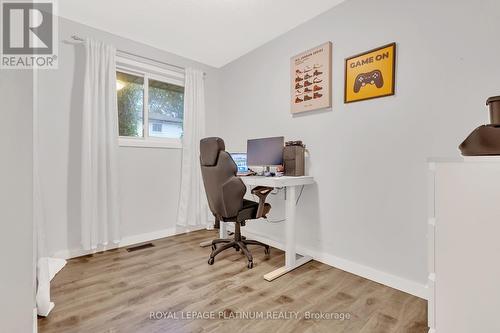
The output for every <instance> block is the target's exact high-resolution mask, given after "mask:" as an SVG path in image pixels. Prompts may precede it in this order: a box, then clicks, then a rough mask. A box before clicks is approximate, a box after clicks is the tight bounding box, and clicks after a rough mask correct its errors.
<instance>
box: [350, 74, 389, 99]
mask: <svg viewBox="0 0 500 333" xmlns="http://www.w3.org/2000/svg"><path fill="white" fill-rule="evenodd" d="M367 84H374V85H375V86H376V87H377V88H381V87H382V86H383V85H384V79H383V78H382V72H380V71H379V70H378V69H376V70H374V71H371V72H368V73H361V74H358V76H356V80H355V81H354V92H355V93H358V92H359V90H360V89H361V88H362V87H364V86H366V85H367Z"/></svg>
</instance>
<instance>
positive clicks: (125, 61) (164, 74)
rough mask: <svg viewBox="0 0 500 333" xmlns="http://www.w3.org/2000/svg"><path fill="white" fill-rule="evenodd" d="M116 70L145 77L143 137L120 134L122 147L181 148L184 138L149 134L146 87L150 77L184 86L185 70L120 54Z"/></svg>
mask: <svg viewBox="0 0 500 333" xmlns="http://www.w3.org/2000/svg"><path fill="white" fill-rule="evenodd" d="M116 71H117V72H122V73H126V74H131V75H136V76H140V77H143V78H144V93H143V99H144V101H143V105H144V107H143V110H142V112H143V114H142V118H143V121H142V126H143V128H142V137H132V136H119V137H118V145H119V146H120V147H137V148H139V147H141V148H171V149H181V148H182V138H179V139H175V138H159V137H150V136H149V100H148V99H149V96H148V92H149V88H147V89H146V87H148V85H149V79H152V80H156V81H161V82H165V83H170V84H174V85H177V86H181V87H184V77H185V75H184V72H180V71H174V70H170V69H166V68H162V67H158V66H154V65H151V64H147V63H142V62H139V61H137V60H133V59H129V58H125V57H121V56H119V55H117V57H116ZM183 122H184V119H183Z"/></svg>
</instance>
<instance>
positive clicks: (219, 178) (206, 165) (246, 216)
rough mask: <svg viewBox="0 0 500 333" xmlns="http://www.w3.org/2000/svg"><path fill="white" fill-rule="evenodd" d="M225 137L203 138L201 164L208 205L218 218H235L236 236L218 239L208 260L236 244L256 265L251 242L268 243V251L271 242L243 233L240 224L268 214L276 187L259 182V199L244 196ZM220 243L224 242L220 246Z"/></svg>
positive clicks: (256, 191) (212, 261) (254, 243)
mask: <svg viewBox="0 0 500 333" xmlns="http://www.w3.org/2000/svg"><path fill="white" fill-rule="evenodd" d="M224 149H225V146H224V140H222V139H221V138H215V137H212V138H205V139H202V140H201V141H200V164H201V173H202V176H203V183H204V185H205V191H206V193H207V199H208V206H209V207H210V210H211V211H212V213H213V214H214V216H215V218H216V220H217V219H218V220H220V221H223V222H234V239H214V240H213V241H212V253H211V254H210V258H209V259H208V263H209V264H210V265H213V263H214V261H215V256H216V255H218V254H219V253H221V252H222V251H224V250H226V249H229V248H235V249H236V251H239V250H240V249H241V251H243V253H244V254H245V255H246V257H247V259H248V268H252V267H253V258H252V254H251V253H250V251H249V250H248V248H247V245H249V244H252V245H260V246H264V248H265V253H266V254H267V255H268V254H269V245H267V244H264V243H261V242H258V241H256V240H249V239H246V238H244V237H242V236H241V231H240V227H241V226H244V225H245V222H246V220H250V219H258V218H261V217H266V214H267V213H268V212H269V211H270V210H271V205H270V204H268V203H266V202H265V200H266V197H267V195H268V194H269V193H271V191H272V190H273V188H272V187H266V186H257V187H255V188H254V189H253V190H252V194H255V195H257V196H258V197H259V202H258V203H257V202H255V201H251V200H246V199H243V197H244V195H245V193H246V186H245V184H243V181H242V180H241V179H240V178H238V177H237V176H236V172H237V170H238V168H237V166H236V163H234V161H233V159H232V158H231V155H229V154H228V153H227V152H226V151H225V150H224ZM217 244H222V246H220V247H219V248H217Z"/></svg>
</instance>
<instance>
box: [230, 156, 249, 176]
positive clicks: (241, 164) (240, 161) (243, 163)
mask: <svg viewBox="0 0 500 333" xmlns="http://www.w3.org/2000/svg"><path fill="white" fill-rule="evenodd" d="M229 154H230V155H231V157H232V158H233V161H234V163H236V166H237V167H238V172H247V171H248V166H247V154H245V153H229Z"/></svg>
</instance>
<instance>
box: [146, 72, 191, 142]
mask: <svg viewBox="0 0 500 333" xmlns="http://www.w3.org/2000/svg"><path fill="white" fill-rule="evenodd" d="M148 97H149V98H148V99H149V135H150V136H154V137H161V138H176V139H178V138H180V137H181V136H182V129H183V126H182V122H183V119H184V87H180V86H176V85H173V84H170V83H165V82H160V81H156V80H149V90H148Z"/></svg>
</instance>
